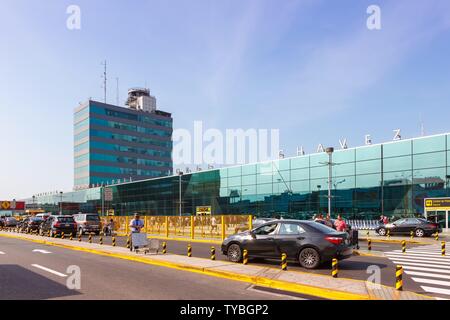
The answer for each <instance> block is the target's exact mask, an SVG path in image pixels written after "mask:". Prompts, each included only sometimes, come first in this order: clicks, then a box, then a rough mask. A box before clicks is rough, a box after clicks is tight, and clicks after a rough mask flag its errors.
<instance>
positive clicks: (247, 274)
mask: <svg viewBox="0 0 450 320" xmlns="http://www.w3.org/2000/svg"><path fill="white" fill-rule="evenodd" d="M0 237H7V238H16V239H22V240H28V241H33V242H37V243H42V244H46V245H53V246H58V247H62V248H67V249H71V250H78V251H84V252H89V253H92V254H98V255H103V256H109V257H114V258H119V259H125V260H130V261H136V262H141V263H147V264H151V265H157V266H163V267H169V268H174V269H178V270H184V271H189V272H196V273H201V274H204V275H209V276H214V277H220V278H226V279H230V280H236V281H243V282H247V283H252V284H254V285H258V286H264V287H269V288H273V289H278V290H284V291H290V292H296V293H300V294H304V295H308V296H313V297H316V298H325V299H333V300H428V299H432V300H434V298H433V297H428V296H424V295H419V294H416V293H413V292H407V291H396V290H395V289H394V288H391V287H386V286H382V285H378V286H377V285H374V284H372V283H368V282H366V281H361V280H353V279H340V278H332V277H331V276H326V275H317V274H312V273H307V272H298V271H282V270H281V269H279V270H277V269H274V268H270V267H262V266H255V265H251V264H249V265H243V264H237V263H231V262H224V261H217V260H216V261H212V260H209V259H202V258H194V257H190V258H189V257H187V256H181V255H172V254H165V255H163V254H150V255H143V254H136V253H132V252H130V251H129V249H127V248H123V247H112V246H106V245H100V244H94V243H88V242H78V241H75V240H73V241H70V240H62V239H59V238H48V237H40V236H35V235H28V234H20V233H12V232H4V231H0Z"/></svg>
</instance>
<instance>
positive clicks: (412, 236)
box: [409, 231, 414, 240]
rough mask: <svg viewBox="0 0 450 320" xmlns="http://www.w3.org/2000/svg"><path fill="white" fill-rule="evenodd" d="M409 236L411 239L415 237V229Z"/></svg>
mask: <svg viewBox="0 0 450 320" xmlns="http://www.w3.org/2000/svg"><path fill="white" fill-rule="evenodd" d="M409 236H410V237H411V240H412V239H413V238H414V231H411V232H410V233H409Z"/></svg>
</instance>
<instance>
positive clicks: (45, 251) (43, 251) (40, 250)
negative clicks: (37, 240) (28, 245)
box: [33, 249, 51, 254]
mask: <svg viewBox="0 0 450 320" xmlns="http://www.w3.org/2000/svg"><path fill="white" fill-rule="evenodd" d="M33 252H39V253H43V254H49V253H51V252H50V251H47V250H42V249H34V250H33Z"/></svg>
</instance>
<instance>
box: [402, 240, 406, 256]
mask: <svg viewBox="0 0 450 320" xmlns="http://www.w3.org/2000/svg"><path fill="white" fill-rule="evenodd" d="M405 252H406V241H405V240H403V241H402V253H405Z"/></svg>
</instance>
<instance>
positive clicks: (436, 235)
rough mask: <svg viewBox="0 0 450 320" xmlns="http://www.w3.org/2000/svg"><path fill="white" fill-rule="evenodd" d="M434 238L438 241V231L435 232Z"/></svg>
mask: <svg viewBox="0 0 450 320" xmlns="http://www.w3.org/2000/svg"><path fill="white" fill-rule="evenodd" d="M434 239H435V240H436V241H439V232H437V231H436V234H435V237H434Z"/></svg>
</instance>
